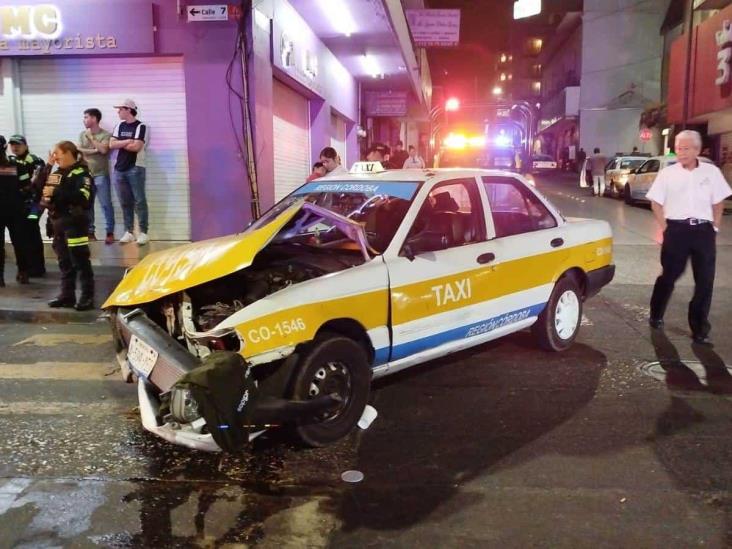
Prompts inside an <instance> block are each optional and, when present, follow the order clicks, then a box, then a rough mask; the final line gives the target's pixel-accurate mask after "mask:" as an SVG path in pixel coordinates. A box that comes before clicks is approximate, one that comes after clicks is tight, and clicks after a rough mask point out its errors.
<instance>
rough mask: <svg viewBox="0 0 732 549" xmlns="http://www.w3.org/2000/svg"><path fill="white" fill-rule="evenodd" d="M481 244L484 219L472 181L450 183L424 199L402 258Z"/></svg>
mask: <svg viewBox="0 0 732 549" xmlns="http://www.w3.org/2000/svg"><path fill="white" fill-rule="evenodd" d="M483 240H485V219H484V217H483V208H482V207H481V203H480V195H479V194H478V187H477V186H476V184H475V180H474V179H472V178H469V179H467V178H466V179H452V180H450V181H445V182H443V183H441V184H439V185H437V186H436V187H435V188H434V189H432V191H431V192H430V194H429V195H428V196H427V198H426V200H425V201H424V203H423V204H422V207H421V208H420V210H419V213H418V214H417V217H416V219H415V220H414V224H413V225H412V228H411V229H410V231H409V234H408V235H407V239H406V241H405V249H403V250H402V255H405V253H407V254H409V253H411V254H418V253H424V252H434V251H437V250H444V249H447V248H455V247H458V246H465V245H466V244H473V243H475V242H480V241H483ZM406 247H408V248H409V250H408V251H407V250H406Z"/></svg>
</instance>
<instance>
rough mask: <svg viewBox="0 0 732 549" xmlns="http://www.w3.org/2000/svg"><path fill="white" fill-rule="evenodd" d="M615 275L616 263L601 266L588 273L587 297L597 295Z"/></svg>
mask: <svg viewBox="0 0 732 549" xmlns="http://www.w3.org/2000/svg"><path fill="white" fill-rule="evenodd" d="M614 277H615V265H608V266H607V267H600V268H599V269H595V270H593V271H589V272H588V273H587V291H586V292H585V293H586V295H585V297H587V298H589V297H592V296H593V295H596V294H597V293H598V292H599V291H600V290H601V289H602V287H603V286H605V285H607V284H609V283H610V281H612V279H613V278H614Z"/></svg>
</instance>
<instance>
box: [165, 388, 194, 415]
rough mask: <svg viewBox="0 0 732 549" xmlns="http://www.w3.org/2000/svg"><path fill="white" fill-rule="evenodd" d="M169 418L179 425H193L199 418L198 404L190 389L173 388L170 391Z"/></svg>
mask: <svg viewBox="0 0 732 549" xmlns="http://www.w3.org/2000/svg"><path fill="white" fill-rule="evenodd" d="M170 416H171V417H172V418H173V419H174V420H175V421H177V422H179V423H193V422H194V421H196V420H197V419H198V418H200V417H201V413H200V412H199V411H198V402H196V399H195V398H193V395H192V394H191V391H190V389H183V388H180V387H173V388H172V389H171V390H170Z"/></svg>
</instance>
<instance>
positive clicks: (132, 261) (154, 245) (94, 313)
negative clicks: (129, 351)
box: [0, 242, 182, 323]
mask: <svg viewBox="0 0 732 549" xmlns="http://www.w3.org/2000/svg"><path fill="white" fill-rule="evenodd" d="M180 244H182V242H151V243H150V244H149V245H147V246H144V247H138V246H137V245H136V244H134V243H133V244H125V245H121V244H119V243H115V244H112V245H110V246H107V245H105V244H104V242H92V243H91V244H90V247H91V253H92V266H93V268H94V280H95V286H96V288H95V299H94V304H95V305H96V306H97V307H100V306H101V305H102V303H104V301H105V300H106V298H107V296H108V295H109V294H110V293H111V292H112V290H114V288H115V287H116V286H117V284H118V283H119V281H120V280H121V279H122V276H123V275H124V272H125V269H126V268H127V267H131V266H134V265H136V264H137V263H138V262H139V261H140V260H141V259H142V258H143V257H145V256H146V255H148V254H149V253H152V252H156V251H160V250H164V249H168V248H172V247H174V246H177V245H180ZM5 253H6V259H5V284H6V286H5V288H0V321H12V322H38V323H76V322H82V323H84V322H94V321H96V320H97V319H98V318H99V316H100V315H101V314H102V311H101V310H100V309H98V308H97V309H94V310H91V311H83V312H79V311H75V310H74V309H51V308H50V307H49V306H48V301H50V300H51V299H53V298H54V297H56V296H57V295H58V292H59V285H60V283H59V280H60V273H59V270H58V263H57V262H56V256H55V254H54V253H53V250H52V249H51V245H50V244H46V245H45V255H46V269H47V271H48V272H47V273H46V276H45V277H42V278H32V279H31V283H30V284H27V285H21V284H18V283H17V282H16V281H15V274H16V272H17V269H16V266H15V254H14V252H13V247H12V246H11V245H10V244H6V245H5ZM77 293H78V292H77ZM77 297H78V296H77Z"/></svg>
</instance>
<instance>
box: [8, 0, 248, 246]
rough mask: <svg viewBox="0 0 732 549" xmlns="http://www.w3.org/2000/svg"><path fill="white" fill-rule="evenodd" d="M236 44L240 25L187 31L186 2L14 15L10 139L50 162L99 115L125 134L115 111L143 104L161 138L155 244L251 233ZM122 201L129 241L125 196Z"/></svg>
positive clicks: (153, 160)
mask: <svg viewBox="0 0 732 549" xmlns="http://www.w3.org/2000/svg"><path fill="white" fill-rule="evenodd" d="M236 32H237V21H236V20H234V19H233V18H231V19H228V20H224V21H216V22H192V23H189V22H187V14H186V11H185V3H184V2H180V3H178V2H168V1H164V0H160V1H151V0H125V1H124V2H98V1H95V0H56V1H55V2H53V3H52V4H49V3H46V2H43V1H35V0H14V1H12V2H10V4H7V3H5V4H4V5H3V6H2V7H0V33H2V36H1V37H0V55H2V59H0V74H1V75H2V81H1V83H2V85H1V86H0V133H2V134H3V135H6V136H8V135H10V134H13V133H21V134H24V135H25V136H26V137H27V139H28V142H29V145H30V148H31V151H32V152H34V153H35V154H37V155H38V156H41V157H43V158H45V157H46V155H47V151H48V150H49V149H50V148H51V147H52V146H53V144H54V143H56V142H58V141H60V140H65V139H67V140H71V141H74V142H76V141H78V136H79V134H80V132H81V131H82V130H83V129H84V128H83V125H82V113H83V111H84V110H85V109H88V108H92V107H94V108H98V109H99V110H100V111H101V112H102V123H101V124H102V126H103V127H104V128H105V129H107V130H110V131H111V130H112V128H113V127H114V126H115V125H116V123H117V122H118V116H117V113H116V111H115V109H114V108H113V105H115V104H116V103H117V102H119V101H120V100H122V99H125V98H127V97H129V98H132V99H134V100H135V101H136V103H137V104H138V105H139V107H140V112H139V115H138V117H139V118H140V120H142V121H143V122H145V123H146V124H147V125H148V128H149V135H150V140H149V143H148V149H147V155H146V160H147V198H148V204H149V208H150V236H151V238H152V239H155V240H191V239H193V240H199V239H202V238H207V237H211V236H217V235H221V234H226V233H230V232H234V231H237V230H241V229H242V228H243V227H244V226H245V225H246V222H247V221H248V213H249V207H248V200H249V193H248V188H247V183H246V179H245V173H246V172H245V170H244V167H243V165H242V162H241V159H240V158H238V147H237V141H236V136H235V134H234V131H233V130H232V129H231V124H230V121H229V116H228V104H229V92H228V88H227V85H226V81H225V74H226V67H227V64H228V62H229V60H230V58H231V56H232V53H233V48H234V44H235V37H236ZM237 131H239V132H240V131H241V130H237ZM113 163H114V160H112V164H113ZM114 201H115V212H116V219H117V228H116V229H117V230H116V232H117V233H118V236H119V235H120V234H121V232H122V231H123V229H124V227H123V226H122V223H121V221H122V215H121V210H120V208H119V204H118V203H117V198H116V195H115V197H114ZM97 206H98V205H97ZM97 220H103V216H102V214H101V211H97ZM98 224H99V223H98Z"/></svg>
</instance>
